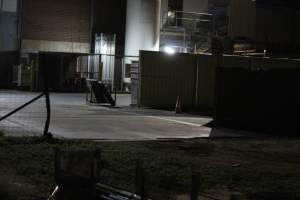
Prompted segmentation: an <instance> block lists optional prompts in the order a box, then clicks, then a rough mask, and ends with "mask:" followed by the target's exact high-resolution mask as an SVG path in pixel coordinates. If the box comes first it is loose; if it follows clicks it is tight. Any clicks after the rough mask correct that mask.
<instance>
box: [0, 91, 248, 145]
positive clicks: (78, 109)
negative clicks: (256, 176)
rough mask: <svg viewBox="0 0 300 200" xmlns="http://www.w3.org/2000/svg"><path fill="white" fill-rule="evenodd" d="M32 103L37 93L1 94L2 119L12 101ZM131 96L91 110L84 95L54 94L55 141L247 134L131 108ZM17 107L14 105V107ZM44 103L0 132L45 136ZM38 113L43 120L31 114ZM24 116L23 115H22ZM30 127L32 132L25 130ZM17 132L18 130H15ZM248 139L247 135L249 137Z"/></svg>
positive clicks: (202, 119)
mask: <svg viewBox="0 0 300 200" xmlns="http://www.w3.org/2000/svg"><path fill="white" fill-rule="evenodd" d="M5 95H6V96H5ZM13 95H17V96H18V95H19V96H18V99H22V98H23V99H30V98H32V97H34V96H36V95H37V93H28V92H13V93H12V91H6V92H3V91H2V92H1V91H0V108H1V110H0V115H3V114H4V113H5V112H8V111H9V110H11V109H12V106H11V108H10V109H7V107H5V105H6V104H7V105H12V103H11V102H10V98H9V97H12V96H13ZM16 99H17V98H16ZM129 104H130V95H127V94H119V95H118V96H117V106H118V108H109V107H102V106H91V105H87V104H86V102H85V94H74V93H70V94H66V93H51V124H50V132H52V133H53V134H54V135H55V136H56V137H61V138H73V139H93V140H94V139H95V140H153V139H170V138H195V137H223V136H241V135H245V133H243V132H241V131H233V130H226V129H211V128H208V127H206V126H204V125H205V124H207V123H208V122H210V121H211V120H212V119H211V118H209V117H202V116H194V115H175V114H174V112H170V111H160V110H151V109H138V108H132V107H130V106H129ZM13 105H15V104H13ZM44 106H45V104H44V99H41V100H39V101H38V102H36V103H34V104H32V105H31V106H30V107H28V108H26V109H27V112H24V111H21V112H20V113H18V114H16V115H14V116H12V117H10V118H9V119H8V120H5V121H4V122H0V131H1V129H2V131H5V127H6V129H7V127H9V130H10V132H11V133H12V134H14V133H13V131H12V130H13V128H12V127H14V126H18V128H17V130H18V131H19V132H20V133H18V134H22V133H24V132H26V133H29V132H30V130H34V129H35V128H36V130H37V131H36V132H37V133H42V128H43V123H44V116H45V107H44ZM28 110H32V113H34V111H36V112H37V113H39V114H40V117H39V116H37V117H34V115H33V114H32V113H31V112H30V113H31V114H30V115H29V114H28V113H29V112H28ZM22 113H23V114H22ZM28 125H30V129H29V130H28V131H25V130H26V127H27V126H28ZM15 129H16V128H15ZM247 135H248V134H247Z"/></svg>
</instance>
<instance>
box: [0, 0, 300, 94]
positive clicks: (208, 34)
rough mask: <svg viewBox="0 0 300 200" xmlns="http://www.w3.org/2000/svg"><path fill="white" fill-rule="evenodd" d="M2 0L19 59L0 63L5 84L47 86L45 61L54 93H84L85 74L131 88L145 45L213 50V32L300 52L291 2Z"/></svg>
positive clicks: (5, 45)
mask: <svg viewBox="0 0 300 200" xmlns="http://www.w3.org/2000/svg"><path fill="white" fill-rule="evenodd" d="M0 2H1V4H0V5H1V20H0V28H1V30H2V31H1V34H0V39H1V43H0V49H1V50H2V52H3V51H5V52H8V51H14V52H15V53H14V55H13V56H12V58H13V57H19V59H17V61H14V62H13V63H10V66H8V64H6V67H1V68H2V69H4V68H5V70H4V71H3V73H1V74H4V73H7V71H10V73H9V74H10V75H9V77H11V78H10V79H9V80H8V79H6V82H12V83H13V84H14V85H18V86H23V85H25V86H26V87H29V88H30V89H32V90H38V89H39V88H40V87H41V86H42V85H41V81H42V78H41V74H42V73H43V70H42V64H43V65H47V67H48V68H50V69H51V70H50V71H51V72H49V73H50V74H49V76H50V82H51V84H50V86H51V87H52V89H53V90H63V91H65V90H78V89H79V90H80V89H82V88H84V87H85V86H84V84H83V83H84V80H85V79H87V78H92V79H93V78H96V79H99V80H102V81H104V82H106V83H107V84H108V85H110V86H111V88H112V89H117V90H124V89H125V90H129V89H128V87H127V86H128V85H130V83H131V77H130V73H131V72H130V66H131V64H133V63H136V62H137V61H138V60H139V52H140V50H146V51H169V52H171V53H172V52H183V53H203V52H205V53H210V52H211V38H212V37H213V36H219V37H222V38H227V39H228V38H229V39H230V40H231V41H232V42H231V43H229V44H234V42H236V41H237V42H239V41H240V40H243V42H244V41H246V42H250V43H251V44H253V45H254V46H255V48H256V49H257V50H260V51H261V50H264V49H267V50H268V51H272V50H274V51H275V50H280V49H290V50H291V51H293V52H297V51H298V49H299V46H300V43H299V39H298V37H297V35H299V34H298V33H299V28H298V27H297V26H296V19H297V17H298V16H299V15H298V13H299V12H298V10H299V9H298V4H297V5H295V6H293V5H294V4H291V3H290V2H292V1H285V4H284V6H283V4H282V2H283V1H279V0H277V1H276V2H277V3H275V4H274V3H273V4H272V3H269V1H262V0H260V1H259V0H257V1H252V0H245V1H237V0H201V1H199V0H198V1H196V0H127V1H125V0H124V1H120V0H101V1H96V0H88V1H87V0H60V1H59V0H43V1H40V0H1V1H0ZM273 2H275V1H273ZM274 9H276V10H277V11H278V12H277V13H276V12H273V10H274ZM283 15H284V16H286V17H285V18H281V16H283ZM4 29H7V30H5V31H4ZM289 47H290V48H289ZM231 53H233V52H231ZM16 54H17V56H16ZM9 68H10V69H9ZM20 72H21V73H20ZM23 75H24V76H23ZM78 84H79V85H78ZM81 84H83V85H81ZM2 85H3V84H2Z"/></svg>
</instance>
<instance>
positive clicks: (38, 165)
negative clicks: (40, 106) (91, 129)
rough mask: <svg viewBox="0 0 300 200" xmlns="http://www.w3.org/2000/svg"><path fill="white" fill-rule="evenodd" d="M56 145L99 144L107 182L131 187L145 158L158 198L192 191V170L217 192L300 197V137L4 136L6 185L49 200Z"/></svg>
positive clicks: (0, 173)
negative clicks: (146, 138) (115, 139)
mask: <svg viewBox="0 0 300 200" xmlns="http://www.w3.org/2000/svg"><path fill="white" fill-rule="evenodd" d="M55 148H60V149H63V150H94V149H97V148H100V149H101V150H102V159H103V162H102V165H103V166H104V167H105V168H109V169H111V170H110V171H108V170H103V171H102V173H101V177H102V180H103V182H105V183H109V184H113V185H116V186H119V187H122V188H124V189H128V190H130V191H133V183H134V179H133V177H132V175H134V172H135V160H136V159H142V160H143V161H144V165H145V169H146V173H147V189H148V191H149V193H150V195H151V196H152V197H156V199H162V197H163V198H164V199H171V197H173V196H174V195H175V194H185V193H188V192H189V190H190V182H191V172H192V171H193V170H197V171H199V172H200V173H201V190H202V191H205V192H208V193H211V194H213V195H214V196H216V194H220V195H221V194H224V193H228V192H229V193H231V192H240V193H242V194H243V195H244V196H245V197H246V198H249V199H278V198H279V197H283V196H284V198H281V199H298V198H300V180H299V177H300V156H299V155H300V154H299V150H300V139H299V138H291V139H290V138H274V139H195V140H177V141H152V142H88V141H76V140H56V139H53V140H43V139H41V138H11V137H2V139H0V177H2V178H0V180H5V181H2V185H18V187H17V188H18V190H19V191H21V193H22V192H23V193H24V194H22V196H23V197H30V198H31V199H40V198H46V197H47V196H48V195H49V194H50V193H51V191H52V190H53V188H54V186H55V183H54V177H53V173H54V168H53V166H54V163H53V161H54V149H55ZM111 171H115V172H111ZM3 177H5V178H3ZM3 182H4V183H3ZM0 187H1V181H0ZM12 188H15V187H12ZM5 191H8V192H6V193H11V188H10V187H9V188H8V189H6V190H5ZM4 193H5V192H3V191H2V194H4ZM221 196H222V195H221ZM0 197H1V190H0ZM0 199H1V198H0Z"/></svg>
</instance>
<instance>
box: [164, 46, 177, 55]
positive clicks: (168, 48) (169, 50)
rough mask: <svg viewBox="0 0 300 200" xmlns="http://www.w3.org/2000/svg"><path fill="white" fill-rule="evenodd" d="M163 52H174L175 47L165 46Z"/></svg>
mask: <svg viewBox="0 0 300 200" xmlns="http://www.w3.org/2000/svg"><path fill="white" fill-rule="evenodd" d="M165 52H166V53H167V54H174V53H175V49H173V48H172V47H165Z"/></svg>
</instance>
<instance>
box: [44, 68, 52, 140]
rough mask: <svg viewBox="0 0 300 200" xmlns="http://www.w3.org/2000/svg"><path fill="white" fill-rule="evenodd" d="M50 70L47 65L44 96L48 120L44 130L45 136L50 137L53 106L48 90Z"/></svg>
mask: <svg viewBox="0 0 300 200" xmlns="http://www.w3.org/2000/svg"><path fill="white" fill-rule="evenodd" d="M47 72H48V69H47V67H46V65H44V95H45V99H46V110H47V119H46V122H45V128H44V136H48V135H49V126H50V118H51V106H50V94H49V88H48V73H47Z"/></svg>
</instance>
